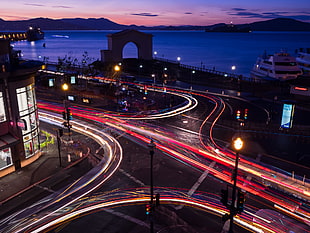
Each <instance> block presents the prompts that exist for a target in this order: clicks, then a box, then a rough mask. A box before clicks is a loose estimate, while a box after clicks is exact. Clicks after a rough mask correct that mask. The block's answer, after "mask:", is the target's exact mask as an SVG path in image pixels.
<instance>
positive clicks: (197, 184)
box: [175, 161, 216, 210]
mask: <svg viewBox="0 0 310 233" xmlns="http://www.w3.org/2000/svg"><path fill="white" fill-rule="evenodd" d="M215 164H216V162H215V161H213V162H212V163H210V165H209V167H210V168H213V167H214V165H215ZM208 174H209V170H208V169H206V170H205V171H204V172H203V173H202V174H201V176H200V177H199V178H198V180H197V181H196V183H195V184H194V185H193V187H192V188H191V189H190V190H189V191H188V193H187V194H188V196H192V195H193V193H194V192H195V191H196V190H197V189H198V187H199V186H200V184H201V183H202V182H203V181H204V179H205V178H206V177H207V176H208ZM183 206H184V205H179V206H176V207H175V209H177V210H180V209H182V208H183Z"/></svg>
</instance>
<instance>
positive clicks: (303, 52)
mask: <svg viewBox="0 0 310 233" xmlns="http://www.w3.org/2000/svg"><path fill="white" fill-rule="evenodd" d="M296 62H297V65H298V66H299V67H300V68H301V69H302V71H303V72H304V74H307V75H310V48H307V49H304V48H301V49H299V51H298V57H297V58H296Z"/></svg>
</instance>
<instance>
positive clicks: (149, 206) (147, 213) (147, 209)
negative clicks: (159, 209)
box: [145, 204, 151, 215]
mask: <svg viewBox="0 0 310 233" xmlns="http://www.w3.org/2000/svg"><path fill="white" fill-rule="evenodd" d="M145 213H146V215H149V214H150V213H151V205H150V204H146V205H145Z"/></svg>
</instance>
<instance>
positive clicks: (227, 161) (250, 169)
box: [97, 100, 309, 216]
mask: <svg viewBox="0 0 310 233" xmlns="http://www.w3.org/2000/svg"><path fill="white" fill-rule="evenodd" d="M221 101H222V100H221ZM215 102H216V101H215ZM221 105H224V102H222V103H221ZM216 107H218V106H216ZM224 107H225V106H224ZM222 111H223V109H222ZM212 113H215V109H214V111H212ZM108 117H109V118H110V120H112V121H111V122H107V121H106V122H105V124H108V125H109V126H110V127H111V128H112V127H114V128H115V127H117V128H118V130H122V131H124V130H125V128H128V127H129V124H128V123H127V122H126V121H121V122H120V121H118V122H117V124H118V126H115V123H113V121H114V120H115V117H113V118H112V117H111V116H108ZM209 117H210V116H209ZM209 117H208V118H209ZM218 118H219V115H218V116H217V117H216V119H215V121H213V124H212V127H213V126H214V124H215V122H216V121H217V119H218ZM97 121H99V122H102V121H101V120H97ZM120 125H122V127H120ZM124 127H125V128H124ZM133 127H134V126H130V128H131V130H134V131H136V130H137V131H138V132H140V133H142V134H148V133H146V132H147V131H146V130H141V129H137V128H138V127H136V129H134V128H133ZM125 131H126V132H127V133H128V134H130V135H132V136H135V137H137V138H139V139H140V140H142V141H144V142H146V143H147V142H148V140H149V139H148V138H145V137H143V136H141V135H138V134H136V133H135V134H134V133H133V132H130V131H129V130H127V129H126V130H125ZM149 135H150V136H152V137H153V136H155V135H154V133H149ZM210 136H212V135H211V133H210ZM157 137H159V136H157ZM160 138H161V139H162V137H161V136H160ZM212 140H213V139H212ZM213 142H214V141H213ZM181 145H182V144H180V146H181ZM183 145H184V144H183ZM215 145H216V144H215ZM163 148H164V147H163ZM207 149H209V147H208V148H207ZM201 151H202V150H200V152H201ZM166 153H167V154H171V155H172V156H173V154H174V155H175V152H174V151H173V149H166ZM204 154H205V153H204ZM221 154H223V156H229V157H230V159H227V158H225V157H222V156H221V157H220V156H219V155H221ZM208 156H210V158H212V157H213V158H212V160H214V159H216V160H218V162H221V163H222V164H226V165H229V164H230V165H233V163H234V160H233V159H234V156H233V155H231V154H230V153H226V152H225V153H224V152H219V153H217V154H216V156H214V155H213V154H212V153H210V154H209V153H208ZM178 158H179V159H178V160H180V161H183V162H185V161H186V160H184V157H180V156H179V157H178ZM186 162H187V161H186ZM241 162H242V163H245V164H249V165H250V167H247V166H245V165H243V164H242V165H240V169H241V170H244V171H246V172H249V173H252V174H253V175H255V176H258V177H261V178H263V177H262V173H261V171H265V172H273V171H272V170H271V169H267V168H265V167H262V166H260V165H257V164H255V163H252V162H250V161H247V160H244V159H241ZM190 164H191V165H193V166H196V167H200V169H203V166H200V165H198V163H197V162H190ZM255 167H256V169H259V171H257V170H254V168H255ZM273 173H275V172H273ZM212 174H214V172H212ZM278 175H281V174H278ZM220 177H221V179H223V180H225V181H226V182H228V181H229V180H230V177H229V176H228V175H226V176H223V175H220ZM286 178H287V177H286ZM271 179H272V178H271ZM270 181H271V180H270ZM272 182H275V183H277V182H278V180H276V179H273V180H272ZM280 185H284V187H285V183H284V182H280ZM289 187H290V188H293V189H295V187H294V186H289ZM241 188H242V189H244V190H247V191H249V192H251V193H252V194H255V195H262V193H261V192H257V191H254V190H253V189H251V188H248V187H243V186H241ZM296 191H299V190H298V189H297V190H296ZM303 194H305V195H308V196H309V192H308V191H305V190H303ZM265 198H266V199H267V200H269V201H272V202H275V203H277V204H279V205H281V206H283V205H284V206H286V207H285V208H288V209H290V210H296V206H292V205H287V204H285V202H282V201H277V200H275V198H274V197H272V196H268V195H267V196H266V197H265ZM303 215H305V214H304V213H303ZM306 216H307V215H306Z"/></svg>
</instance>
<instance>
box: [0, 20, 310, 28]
mask: <svg viewBox="0 0 310 233" xmlns="http://www.w3.org/2000/svg"><path fill="white" fill-rule="evenodd" d="M219 25H225V24H215V25H209V26H194V25H184V26H156V27H146V26H137V25H123V24H118V23H115V22H113V21H111V20H108V19H105V18H98V19H95V18H88V19H83V18H72V19H49V18H35V19H29V20H18V21H5V20H3V19H0V31H26V30H27V28H28V27H29V26H38V27H40V28H41V29H42V30H43V31H44V30H124V29H137V30H205V29H206V30H210V29H212V28H214V27H216V26H219ZM236 26H238V28H245V27H249V28H251V30H252V31H310V23H305V22H301V21H298V20H294V19H288V18H277V19H272V20H266V21H260V22H254V23H250V24H239V25H236Z"/></svg>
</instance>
